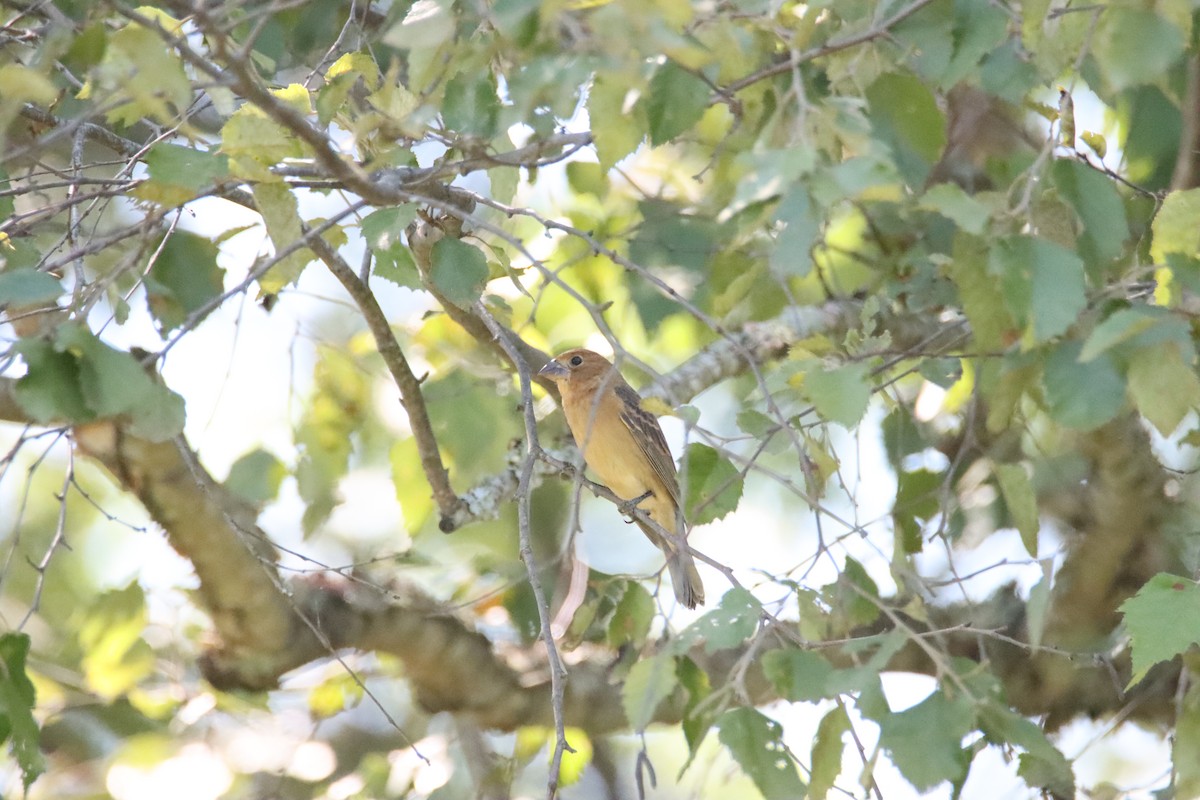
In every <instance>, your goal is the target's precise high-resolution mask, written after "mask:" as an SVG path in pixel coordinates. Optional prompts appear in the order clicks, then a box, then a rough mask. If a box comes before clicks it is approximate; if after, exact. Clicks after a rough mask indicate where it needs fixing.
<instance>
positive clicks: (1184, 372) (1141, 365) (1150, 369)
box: [1127, 343, 1200, 436]
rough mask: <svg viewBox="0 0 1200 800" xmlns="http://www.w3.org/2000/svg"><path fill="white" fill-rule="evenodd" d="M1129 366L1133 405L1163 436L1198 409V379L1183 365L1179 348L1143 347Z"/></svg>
mask: <svg viewBox="0 0 1200 800" xmlns="http://www.w3.org/2000/svg"><path fill="white" fill-rule="evenodd" d="M1138 353H1139V357H1135V358H1134V359H1133V363H1131V364H1130V365H1129V374H1128V376H1127V377H1128V380H1129V394H1130V396H1131V397H1132V398H1133V404H1134V405H1135V406H1137V410H1138V412H1139V413H1141V415H1142V416H1143V417H1145V418H1146V419H1148V420H1149V421H1150V423H1151V424H1152V425H1154V427H1155V428H1157V429H1158V432H1159V433H1161V434H1162V435H1163V436H1170V435H1171V434H1172V433H1174V431H1175V429H1176V428H1178V427H1179V423H1180V422H1182V421H1183V418H1184V417H1185V416H1186V415H1187V413H1188V412H1189V411H1191V410H1192V409H1194V408H1196V407H1197V406H1200V377H1197V375H1196V371H1195V370H1194V369H1192V368H1191V367H1190V366H1188V365H1187V364H1185V363H1183V358H1182V356H1181V355H1180V352H1179V347H1178V346H1177V345H1175V344H1174V343H1167V344H1164V345H1161V346H1159V347H1154V348H1149V347H1147V348H1143V349H1141V350H1139V351H1138Z"/></svg>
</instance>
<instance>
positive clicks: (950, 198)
mask: <svg viewBox="0 0 1200 800" xmlns="http://www.w3.org/2000/svg"><path fill="white" fill-rule="evenodd" d="M921 208H925V209H929V210H930V211H936V212H937V213H939V214H941V215H942V216H943V217H945V218H946V219H948V220H950V221H951V222H953V223H954V224H955V225H957V226H958V227H959V228H961V229H962V230H964V231H966V232H967V233H972V234H976V235H978V234H981V233H983V232H984V231H985V230H986V229H987V224H988V221H989V220H990V219H991V216H992V212H991V209H989V208H988V207H987V206H986V205H984V204H983V203H981V202H980V201H979V200H977V199H976V198H975V197H973V196H972V195H969V194H967V193H966V192H965V191H963V189H962V187H961V186H959V185H958V184H956V183H938V184H934V185H933V186H931V187H930V188H929V189H928V190H926V192H925V194H924V195H922V196H921Z"/></svg>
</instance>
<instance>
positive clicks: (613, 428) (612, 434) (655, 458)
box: [538, 348, 704, 608]
mask: <svg viewBox="0 0 1200 800" xmlns="http://www.w3.org/2000/svg"><path fill="white" fill-rule="evenodd" d="M538 374H539V375H542V376H544V377H546V378H549V379H550V380H552V381H554V383H555V384H556V385H557V386H558V389H559V393H560V395H561V399H562V408H563V414H564V415H565V416H566V418H567V427H569V428H570V429H571V435H572V436H573V437H574V439H575V443H576V444H577V445H578V446H579V449H580V450H581V451H582V452H583V459H584V461H585V462H586V463H587V465H588V467H590V468H591V470H592V472H594V473H595V474H596V475H597V476H598V477H599V478H600V480H601V481H603V482H604V483H605V484H606V485H607V486H608V488H609V489H611V490H612V491H613V493H614V494H616V495H617V496H618V497H620V498H621V499H623V500H625V501H626V503H627V504H628V505H629V506H636V507H638V508H640V509H642V510H643V511H645V512H646V513H647V515H648V516H649V517H650V519H652V520H654V522H656V523H658V525H660V526H661V527H662V528H663V530H666V531H668V532H670V533H672V534H674V535H675V537H676V539H677V541H678V543H676V542H673V541H671V540H669V539H667V538H666V537H664V536H663V535H662V534H661V533H660V532H658V531H656V530H655V529H654V528H653V527H652V526H650V525H647V524H646V523H645V522H644V521H642V520H640V519H637V518H636V517H635V519H634V521H635V522H637V524H638V527H640V528H641V529H642V532H643V533H645V534H646V536H647V537H648V538H649V539H650V541H651V542H653V543H654V544H655V545H656V546H658V548H659V549H660V550H662V551H663V554H664V555H665V556H666V559H667V570H668V571H669V572H670V574H671V584H672V587H673V588H674V590H675V597H676V598H677V599H678V600H679V602H680V603H681V604H682V605H683V606H685V607H686V608H695V607H696V606H698V605H703V604H704V584H703V583H701V581H700V573H699V572H698V571H697V570H696V562H695V560H694V559H693V558H692V555H691V553H689V552H688V551H687V549H686V545H685V540H686V538H687V534H688V525H687V520H686V519H684V515H683V509H682V508H681V503H680V498H679V480H678V479H677V477H676V474H675V462H674V461H673V460H672V459H671V449H670V448H669V447H668V446H667V440H666V437H664V436H663V432H662V427H661V426H660V425H659V424H658V419H657V418H656V417H655V416H654V415H653V414H651V413H650V412H649V411H647V410H646V409H644V408H642V404H641V403H642V398H641V397H640V396H639V395H638V393H637V391H635V390H634V388H633V387H632V386H630V385H629V384H628V383H626V382H625V379H624V378H623V377H621V373H620V372H618V371H617V368H616V367H614V366H613V365H612V363H611V362H610V361H609V360H608V359H606V358H605V357H604V356H602V355H600V354H599V353H595V352H593V351H591V350H584V349H582V348H579V349H574V350H567V351H566V352H564V353H560V354H559V355H557V356H555V357H554V358H552V359H551V360H550V361H549V362H548V363H547V364H546V366H544V367H542V369H541V371H540V372H539V373H538Z"/></svg>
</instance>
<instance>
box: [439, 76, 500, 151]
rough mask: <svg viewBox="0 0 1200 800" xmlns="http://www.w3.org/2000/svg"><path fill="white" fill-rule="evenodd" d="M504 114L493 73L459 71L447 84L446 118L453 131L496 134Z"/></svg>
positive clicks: (443, 112) (443, 118) (443, 111)
mask: <svg viewBox="0 0 1200 800" xmlns="http://www.w3.org/2000/svg"><path fill="white" fill-rule="evenodd" d="M499 115H500V98H499V97H497V96H496V87H495V85H494V84H493V82H492V78H491V73H484V74H474V75H469V74H467V73H459V74H458V75H456V76H455V77H454V78H453V79H452V80H451V81H450V82H449V83H448V84H446V97H445V99H444V101H443V102H442V120H443V121H444V122H445V123H446V125H447V127H449V128H450V129H451V130H453V131H457V132H458V133H465V134H470V135H474V136H482V137H488V138H490V137H492V136H494V135H495V134H496V121H497V119H498V118H499Z"/></svg>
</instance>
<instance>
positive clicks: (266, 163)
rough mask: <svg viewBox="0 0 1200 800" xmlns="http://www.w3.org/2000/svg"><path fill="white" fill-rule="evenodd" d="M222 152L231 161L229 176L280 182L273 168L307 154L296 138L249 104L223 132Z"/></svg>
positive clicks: (235, 114)
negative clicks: (281, 162)
mask: <svg viewBox="0 0 1200 800" xmlns="http://www.w3.org/2000/svg"><path fill="white" fill-rule="evenodd" d="M221 152H222V153H224V154H225V155H227V156H228V157H229V172H230V174H231V175H234V176H236V177H239V178H246V179H249V180H256V181H268V182H278V181H279V177H278V176H276V175H274V174H273V173H272V172H271V171H270V169H268V168H269V167H272V166H274V165H275V164H278V163H279V162H280V161H282V160H284V159H285V158H296V157H299V156H301V155H303V153H304V149H303V148H302V147H301V146H300V142H299V140H298V139H296V137H295V136H294V135H293V134H292V133H291V132H290V131H288V129H287V128H285V127H283V126H282V125H280V124H279V123H277V122H275V121H274V120H272V119H270V118H268V117H267V116H266V114H264V113H263V112H262V111H261V110H259V109H258V108H257V107H256V106H253V105H251V104H250V103H247V104H245V105H243V106H242V107H241V108H239V109H238V110H237V111H235V112H234V113H233V114H231V115H230V117H229V119H228V120H227V121H226V122H225V125H224V126H223V127H222V128H221Z"/></svg>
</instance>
